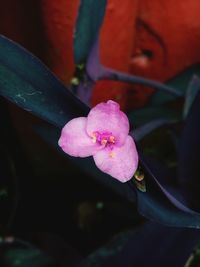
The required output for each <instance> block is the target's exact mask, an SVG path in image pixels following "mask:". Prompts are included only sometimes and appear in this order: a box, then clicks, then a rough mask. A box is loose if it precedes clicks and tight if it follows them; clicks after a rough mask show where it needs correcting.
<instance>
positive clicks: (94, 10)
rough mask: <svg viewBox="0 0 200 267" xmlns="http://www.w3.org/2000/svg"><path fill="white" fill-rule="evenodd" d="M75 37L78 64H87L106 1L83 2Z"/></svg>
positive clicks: (91, 0)
mask: <svg viewBox="0 0 200 267" xmlns="http://www.w3.org/2000/svg"><path fill="white" fill-rule="evenodd" d="M80 2H81V4H80V8H79V14H78V19H77V22H76V28H75V36H74V57H75V62H76V64H82V63H85V62H86V60H87V57H88V55H89V53H90V50H91V48H92V46H93V44H94V41H95V40H96V38H97V36H98V33H99V30H100V27H101V24H102V21H103V18H104V13H105V8H106V3H107V1H106V0H98V1H97V0H81V1H80Z"/></svg>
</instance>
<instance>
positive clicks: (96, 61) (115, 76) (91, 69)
mask: <svg viewBox="0 0 200 267" xmlns="http://www.w3.org/2000/svg"><path fill="white" fill-rule="evenodd" d="M86 70H87V73H88V75H89V76H90V78H91V79H92V80H94V81H97V80H114V81H121V82H127V83H135V84H140V85H145V86H149V87H153V88H155V89H158V90H162V91H165V92H167V93H169V94H172V95H175V96H176V97H181V96H183V93H182V92H180V91H177V90H175V89H174V88H171V87H169V86H167V85H164V84H162V83H160V82H157V81H153V80H149V79H145V78H142V77H139V76H134V75H129V74H126V73H123V72H119V71H115V70H112V69H109V68H106V67H104V66H103V65H101V63H100V58H99V39H98V38H97V40H96V41H95V43H94V45H93V47H92V49H91V52H90V55H89V57H88V61H87V65H86Z"/></svg>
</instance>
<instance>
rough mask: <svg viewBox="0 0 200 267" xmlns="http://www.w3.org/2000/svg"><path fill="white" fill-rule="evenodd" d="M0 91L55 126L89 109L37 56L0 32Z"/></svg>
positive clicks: (83, 113) (61, 124)
mask: <svg viewBox="0 0 200 267" xmlns="http://www.w3.org/2000/svg"><path fill="white" fill-rule="evenodd" d="M0 95H2V96H4V97H5V98H7V99H9V100H10V101H12V102H14V103H15V104H17V105H18V106H20V107H22V108H23V109H25V110H27V111H29V112H31V113H33V114H35V115H37V116H38V117H40V118H42V119H45V120H47V121H49V122H50V123H52V124H54V125H57V126H59V127H62V126H63V125H64V124H65V123H66V122H67V121H68V120H70V119H72V118H73V117H78V116H83V115H86V114H87V112H88V111H89V109H88V108H87V107H86V106H85V105H84V104H83V103H82V102H81V101H79V100H78V99H77V98H76V97H75V96H74V95H72V94H71V93H70V92H69V90H67V88H66V87H65V86H64V85H63V84H62V83H61V82H60V81H59V80H58V79H57V78H56V77H55V76H54V75H53V74H52V73H51V72H50V71H49V70H48V69H47V68H46V67H45V66H44V65H43V64H42V62H41V61H40V60H38V59H37V58H36V57H34V56H33V55H32V54H30V53H29V52H28V51H26V50H25V49H24V48H22V47H21V46H19V45H17V44H16V43H14V42H13V41H11V40H9V39H7V38H5V37H3V36H0Z"/></svg>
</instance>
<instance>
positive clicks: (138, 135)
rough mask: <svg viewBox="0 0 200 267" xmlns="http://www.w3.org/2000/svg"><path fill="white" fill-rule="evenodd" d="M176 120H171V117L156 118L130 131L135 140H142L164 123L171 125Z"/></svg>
mask: <svg viewBox="0 0 200 267" xmlns="http://www.w3.org/2000/svg"><path fill="white" fill-rule="evenodd" d="M175 122H176V121H175V120H169V119H155V120H152V121H150V122H147V123H146V124H144V125H142V126H140V127H138V128H136V129H134V130H132V131H131V132H130V135H131V136H132V137H133V138H134V140H135V141H137V142H138V141H140V140H141V139H143V138H144V137H145V136H146V135H148V134H150V133H151V132H152V131H154V130H156V129H157V128H160V127H162V126H164V125H170V124H173V123H175Z"/></svg>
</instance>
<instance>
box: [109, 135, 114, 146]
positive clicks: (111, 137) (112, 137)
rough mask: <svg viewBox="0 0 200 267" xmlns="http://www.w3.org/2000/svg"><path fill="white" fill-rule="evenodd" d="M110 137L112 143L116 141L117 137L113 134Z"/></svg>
mask: <svg viewBox="0 0 200 267" xmlns="http://www.w3.org/2000/svg"><path fill="white" fill-rule="evenodd" d="M109 139H110V140H109V141H110V142H111V143H113V144H114V143H115V137H114V136H112V135H111V136H110V138H109Z"/></svg>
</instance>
